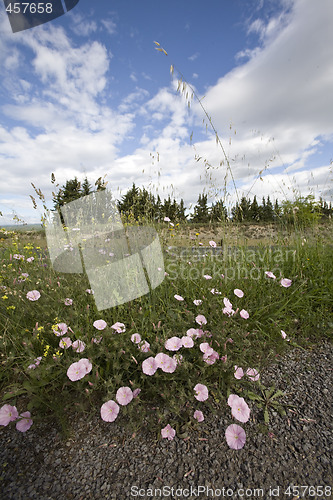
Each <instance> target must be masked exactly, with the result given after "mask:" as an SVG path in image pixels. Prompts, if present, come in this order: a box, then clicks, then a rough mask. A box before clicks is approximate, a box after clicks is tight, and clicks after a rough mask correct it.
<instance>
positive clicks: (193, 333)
mask: <svg viewBox="0 0 333 500" xmlns="http://www.w3.org/2000/svg"><path fill="white" fill-rule="evenodd" d="M186 335H187V336H188V337H194V338H195V339H196V338H197V337H198V330H197V328H189V330H187V332H186Z"/></svg>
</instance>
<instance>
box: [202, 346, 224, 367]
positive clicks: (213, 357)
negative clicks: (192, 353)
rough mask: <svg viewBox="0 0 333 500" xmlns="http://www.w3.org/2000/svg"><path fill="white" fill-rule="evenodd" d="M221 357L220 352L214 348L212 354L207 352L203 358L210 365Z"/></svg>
mask: <svg viewBox="0 0 333 500" xmlns="http://www.w3.org/2000/svg"><path fill="white" fill-rule="evenodd" d="M219 357H220V356H219V353H218V352H216V351H214V349H213V352H212V353H211V354H207V353H205V354H204V355H203V360H204V362H205V363H207V364H208V365H213V364H214V363H215V362H216V361H217V360H218V359H219Z"/></svg>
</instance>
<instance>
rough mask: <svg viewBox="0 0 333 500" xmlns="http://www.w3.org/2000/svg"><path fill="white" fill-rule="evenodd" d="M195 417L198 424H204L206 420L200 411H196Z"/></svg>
mask: <svg viewBox="0 0 333 500" xmlns="http://www.w3.org/2000/svg"><path fill="white" fill-rule="evenodd" d="M193 416H194V418H196V419H197V421H198V422H203V421H204V420H205V417H204V416H203V413H202V411H200V410H195V412H194V415H193Z"/></svg>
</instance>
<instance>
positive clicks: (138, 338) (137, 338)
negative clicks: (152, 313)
mask: <svg viewBox="0 0 333 500" xmlns="http://www.w3.org/2000/svg"><path fill="white" fill-rule="evenodd" d="M131 341H132V342H133V343H134V344H139V343H140V342H141V335H139V333H133V335H132V336H131Z"/></svg>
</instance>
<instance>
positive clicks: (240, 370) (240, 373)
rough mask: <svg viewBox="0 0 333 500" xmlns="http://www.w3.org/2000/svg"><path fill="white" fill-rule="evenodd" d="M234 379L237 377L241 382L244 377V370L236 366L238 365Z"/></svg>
mask: <svg viewBox="0 0 333 500" xmlns="http://www.w3.org/2000/svg"><path fill="white" fill-rule="evenodd" d="M234 377H235V378H236V379H237V380H240V379H241V378H242V377H244V371H243V368H240V367H239V366H236V365H235V373H234Z"/></svg>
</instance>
